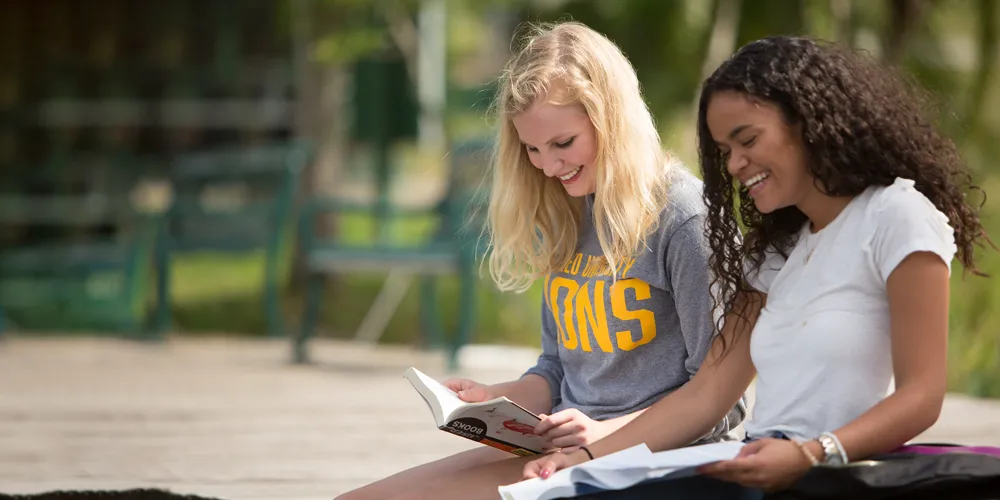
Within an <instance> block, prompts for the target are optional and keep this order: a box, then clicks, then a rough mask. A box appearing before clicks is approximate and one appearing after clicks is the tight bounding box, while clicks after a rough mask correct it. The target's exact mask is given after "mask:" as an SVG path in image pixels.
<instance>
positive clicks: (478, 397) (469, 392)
mask: <svg viewBox="0 0 1000 500" xmlns="http://www.w3.org/2000/svg"><path fill="white" fill-rule="evenodd" d="M458 397H460V398H462V401H466V402H469V403H478V402H480V401H486V388H485V387H483V386H481V385H473V386H471V387H469V388H466V389H463V390H461V391H459V392H458Z"/></svg>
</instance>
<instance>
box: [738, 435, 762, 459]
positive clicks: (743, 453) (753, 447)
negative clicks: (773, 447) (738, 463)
mask: <svg viewBox="0 0 1000 500" xmlns="http://www.w3.org/2000/svg"><path fill="white" fill-rule="evenodd" d="M765 446H767V442H765V441H764V440H763V439H761V440H757V441H751V442H749V443H747V444H746V445H744V446H743V447H742V448H740V452H739V453H737V454H736V458H743V457H749V456H750V455H754V454H756V453H757V452H759V451H760V450H762V449H764V447H765Z"/></svg>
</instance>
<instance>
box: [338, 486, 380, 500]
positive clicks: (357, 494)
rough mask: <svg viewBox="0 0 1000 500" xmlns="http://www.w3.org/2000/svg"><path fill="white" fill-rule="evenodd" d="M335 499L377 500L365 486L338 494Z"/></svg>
mask: <svg viewBox="0 0 1000 500" xmlns="http://www.w3.org/2000/svg"><path fill="white" fill-rule="evenodd" d="M333 500H376V498H375V497H374V496H372V495H369V494H367V493H366V492H365V488H364V487H361V488H358V489H354V490H351V491H346V492H344V493H341V494H339V495H337V496H336V498H334V499H333Z"/></svg>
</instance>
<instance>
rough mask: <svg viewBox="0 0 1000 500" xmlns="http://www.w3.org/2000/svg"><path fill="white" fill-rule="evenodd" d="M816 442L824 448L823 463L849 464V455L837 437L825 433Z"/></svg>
mask: <svg viewBox="0 0 1000 500" xmlns="http://www.w3.org/2000/svg"><path fill="white" fill-rule="evenodd" d="M816 440H817V441H819V444H820V445H821V446H823V463H825V464H828V465H844V464H846V463H847V455H846V454H845V453H844V450H843V448H842V447H841V446H840V443H839V442H838V441H839V440H838V439H837V437H836V436H834V435H833V434H832V433H829V432H824V433H823V434H820V436H819V437H818V438H816Z"/></svg>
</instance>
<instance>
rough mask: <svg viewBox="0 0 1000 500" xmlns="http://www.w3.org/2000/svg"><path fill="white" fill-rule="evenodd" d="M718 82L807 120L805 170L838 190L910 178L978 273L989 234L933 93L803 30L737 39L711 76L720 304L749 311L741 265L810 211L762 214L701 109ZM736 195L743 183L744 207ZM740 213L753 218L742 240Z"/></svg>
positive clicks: (709, 192)
mask: <svg viewBox="0 0 1000 500" xmlns="http://www.w3.org/2000/svg"><path fill="white" fill-rule="evenodd" d="M723 91H735V92H738V93H740V94H743V95H745V96H747V97H749V98H750V99H755V100H758V101H763V102H769V103H772V104H774V105H776V106H777V107H778V108H779V109H780V110H781V112H782V114H783V115H784V118H785V120H787V122H788V123H791V124H798V125H800V126H801V131H802V140H803V144H804V146H805V148H806V151H807V154H808V157H809V158H810V161H809V164H808V169H809V173H810V174H811V175H812V177H813V178H814V179H815V182H816V185H817V187H818V188H819V189H820V190H821V191H823V192H825V193H827V194H829V195H831V196H855V195H858V194H860V193H861V192H863V191H864V190H865V189H866V188H868V187H870V186H876V185H879V186H888V185H890V184H892V183H893V181H894V180H895V179H896V178H897V177H903V178H907V179H911V180H913V181H914V183H915V184H916V188H917V190H919V191H920V192H921V193H923V194H924V195H925V196H926V197H927V198H929V199H930V201H931V202H933V203H934V205H935V206H936V207H937V208H938V209H939V210H941V212H943V213H944V214H946V215H947V216H948V220H949V221H950V223H951V226H952V227H953V228H954V230H955V243H956V245H957V247H958V259H959V260H960V261H961V262H962V264H963V265H964V267H965V269H966V271H970V272H972V273H974V274H977V275H982V273H980V272H979V270H978V269H977V268H976V265H975V257H974V253H975V246H977V245H982V244H983V243H984V241H985V242H989V239H988V238H987V237H986V234H985V232H984V230H983V227H982V225H981V224H980V222H979V217H978V214H977V210H976V209H975V208H974V207H972V206H970V205H969V204H968V202H967V200H966V192H967V190H969V189H978V188H976V187H975V186H973V185H972V178H971V175H970V174H969V171H968V170H967V168H966V165H965V163H964V161H963V159H962V157H961V156H960V155H959V153H958V150H957V148H956V146H955V144H954V143H953V142H952V141H951V140H949V139H948V138H946V137H945V136H944V135H942V134H941V133H939V132H938V130H937V129H936V128H935V125H934V124H933V123H932V121H931V120H930V119H929V118H928V113H927V107H926V105H927V104H929V103H931V102H932V101H931V100H930V99H929V98H928V96H927V95H926V94H925V93H923V92H920V91H919V87H917V86H916V85H912V84H911V82H909V81H908V80H907V79H906V78H904V77H903V76H902V74H901V73H900V72H897V71H895V70H894V69H892V68H889V67H887V66H883V65H881V64H879V63H878V62H876V61H874V60H873V59H872V58H871V57H869V56H868V55H867V54H864V53H862V52H859V51H854V50H851V49H849V48H846V47H843V46H840V45H837V44H832V43H828V42H823V41H819V40H815V39H812V38H807V37H793V36H782V37H768V38H764V39H761V40H758V41H755V42H752V43H750V44H748V45H746V46H744V47H743V48H741V49H740V50H739V51H738V52H736V53H735V54H734V55H733V56H732V57H731V58H730V59H729V60H727V61H726V62H724V63H723V64H722V65H721V66H720V67H719V68H718V69H717V70H716V71H715V72H714V73H713V74H712V75H711V76H710V77H709V78H708V79H707V80H705V82H704V84H703V88H702V93H701V99H700V102H699V105H698V149H699V157H700V161H701V169H702V175H703V178H704V181H705V191H704V199H705V202H706V204H707V205H708V209H709V216H708V224H707V227H706V235H707V237H708V240H709V244H710V245H711V248H712V250H713V252H712V255H711V257H710V260H709V264H710V266H711V267H712V270H713V271H714V282H713V285H715V286H718V287H719V291H720V292H721V293H720V294H718V295H717V297H716V302H717V303H716V306H719V307H720V308H721V309H723V310H725V311H728V312H735V313H736V314H737V315H738V317H740V318H743V319H744V320H746V319H747V316H745V315H744V313H745V311H746V307H747V304H748V302H747V301H745V300H740V301H739V304H740V305H737V304H736V303H735V302H736V301H735V300H734V299H736V298H737V296H740V297H746V296H751V295H753V294H752V293H749V292H752V289H751V288H750V287H749V285H748V284H747V283H746V281H745V278H744V277H745V274H744V273H745V272H747V271H748V270H749V271H750V272H752V271H755V270H757V269H759V268H760V265H761V263H762V261H763V258H764V250H765V249H766V248H770V249H773V250H776V251H778V252H780V253H781V254H782V255H784V256H785V257H787V256H788V252H789V251H790V250H791V247H792V246H793V245H794V243H795V235H796V234H797V232H798V231H799V230H800V229H801V228H802V226H803V224H805V222H806V221H807V218H806V216H805V214H803V213H802V212H801V211H799V209H798V208H796V207H794V206H792V207H786V208H782V209H779V210H776V211H774V212H772V213H769V214H762V213H760V212H758V211H757V209H756V207H755V206H754V204H753V201H752V200H751V199H750V196H749V195H748V193H747V192H746V191H745V190H741V189H738V188H737V185H736V183H735V182H734V180H733V177H732V175H730V174H729V172H728V170H727V168H726V159H725V157H724V156H723V154H722V153H721V152H720V151H719V148H718V147H717V145H716V143H715V141H714V140H713V138H712V135H711V133H710V132H709V129H708V125H707V124H706V118H705V115H706V111H707V108H708V104H709V102H710V101H711V99H712V96H713V95H715V94H716V93H717V92H723ZM734 193H739V194H738V200H739V202H738V207H737V204H736V203H734ZM976 208H978V207H976ZM737 211H738V212H739V216H740V219H739V220H737V217H736V212H737ZM740 222H742V224H743V225H744V226H745V228H746V236H745V237H744V241H743V244H742V245H740V243H739V240H738V238H739V234H740V227H739V223H740ZM990 245H991V246H992V243H990ZM744 262H747V263H749V264H748V265H746V266H745V265H744ZM744 292H746V293H744ZM723 321H724V317H723V318H722V319H720V320H719V323H718V324H717V325H716V327H717V331H718V330H720V329H721V327H722V322H723ZM746 326H749V324H748V323H747V324H746Z"/></svg>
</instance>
